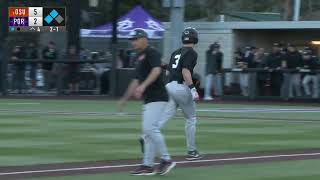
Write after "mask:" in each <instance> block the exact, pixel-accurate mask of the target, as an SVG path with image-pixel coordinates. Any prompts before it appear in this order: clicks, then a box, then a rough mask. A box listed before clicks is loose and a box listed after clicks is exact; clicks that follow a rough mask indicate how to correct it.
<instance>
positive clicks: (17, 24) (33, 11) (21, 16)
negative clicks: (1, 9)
mask: <svg viewBox="0 0 320 180" xmlns="http://www.w3.org/2000/svg"><path fill="white" fill-rule="evenodd" d="M8 12H9V32H66V8H64V7H54V8H47V7H9V11H8Z"/></svg>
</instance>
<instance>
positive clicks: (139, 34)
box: [129, 29, 148, 40]
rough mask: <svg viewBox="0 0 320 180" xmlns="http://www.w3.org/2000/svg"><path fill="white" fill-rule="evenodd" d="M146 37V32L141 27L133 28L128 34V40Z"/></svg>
mask: <svg viewBox="0 0 320 180" xmlns="http://www.w3.org/2000/svg"><path fill="white" fill-rule="evenodd" d="M143 37H145V38H148V33H147V32H146V31H145V30H143V29H134V30H133V31H131V32H130V34H129V40H134V39H139V38H143Z"/></svg>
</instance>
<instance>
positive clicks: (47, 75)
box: [42, 41, 58, 91]
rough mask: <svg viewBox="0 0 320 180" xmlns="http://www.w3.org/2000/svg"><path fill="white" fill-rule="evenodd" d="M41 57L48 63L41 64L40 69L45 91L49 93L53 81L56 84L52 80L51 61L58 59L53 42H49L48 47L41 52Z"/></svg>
mask: <svg viewBox="0 0 320 180" xmlns="http://www.w3.org/2000/svg"><path fill="white" fill-rule="evenodd" d="M42 57H43V59H44V60H47V61H48V63H43V64H42V69H43V76H44V85H45V89H46V90H47V91H49V90H50V88H51V84H52V83H53V81H54V82H55V83H56V81H55V80H53V60H56V59H57V58H58V51H57V49H56V45H55V43H54V42H52V41H50V42H49V44H48V46H47V47H45V48H44V49H43V50H42ZM49 61H51V62H49Z"/></svg>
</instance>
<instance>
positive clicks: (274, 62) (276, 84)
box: [266, 43, 285, 96]
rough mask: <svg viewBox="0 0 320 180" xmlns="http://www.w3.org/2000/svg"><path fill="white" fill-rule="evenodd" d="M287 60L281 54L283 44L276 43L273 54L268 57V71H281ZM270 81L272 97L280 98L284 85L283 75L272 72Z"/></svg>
mask: <svg viewBox="0 0 320 180" xmlns="http://www.w3.org/2000/svg"><path fill="white" fill-rule="evenodd" d="M284 60H285V56H284V55H283V54H282V53H281V44H280V43H274V44H273V47H272V52H271V53H270V55H269V56H268V57H267V64H266V69H280V68H281V63H282V61H284ZM268 76H269V77H268V79H270V91H271V94H270V95H272V96H280V87H281V83H282V73H280V72H277V71H272V72H270V73H269V74H268Z"/></svg>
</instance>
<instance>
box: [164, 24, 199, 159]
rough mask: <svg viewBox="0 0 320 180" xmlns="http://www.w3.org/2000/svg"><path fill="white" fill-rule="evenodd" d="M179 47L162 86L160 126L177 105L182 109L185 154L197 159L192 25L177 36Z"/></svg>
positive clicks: (195, 35) (196, 40)
mask: <svg viewBox="0 0 320 180" xmlns="http://www.w3.org/2000/svg"><path fill="white" fill-rule="evenodd" d="M181 39H182V43H183V46H182V47H181V48H179V49H177V50H176V51H174V52H173V53H172V54H171V59H170V63H169V65H168V70H169V83H168V84H167V85H166V88H167V91H168V93H169V97H170V100H169V103H168V105H167V107H166V110H165V113H164V115H163V117H162V120H161V122H160V124H161V127H162V126H164V125H165V123H166V122H167V121H168V120H169V119H170V118H171V117H172V116H174V114H175V113H176V110H177V108H178V107H180V108H181V109H182V112H183V114H184V117H185V119H186V120H185V131H186V141H187V149H188V153H187V156H186V159H187V160H196V159H200V158H201V155H200V154H199V153H198V151H197V147H196V142H195V139H196V138H195V135H196V122H197V118H196V103H195V100H198V99H199V94H198V92H197V89H196V88H195V85H194V84H193V82H192V75H193V70H194V67H195V66H196V64H197V58H198V54H197V52H196V51H195V50H194V49H193V47H194V45H195V44H197V43H198V32H197V31H196V30H195V29H194V28H191V27H189V28H186V29H185V30H184V31H183V33H182V36H181Z"/></svg>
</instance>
